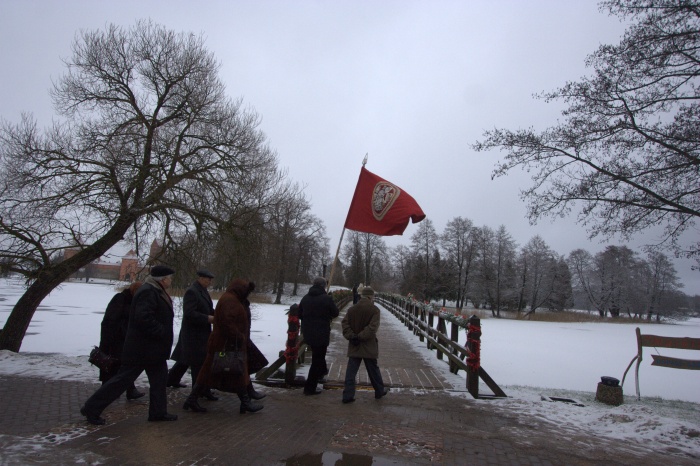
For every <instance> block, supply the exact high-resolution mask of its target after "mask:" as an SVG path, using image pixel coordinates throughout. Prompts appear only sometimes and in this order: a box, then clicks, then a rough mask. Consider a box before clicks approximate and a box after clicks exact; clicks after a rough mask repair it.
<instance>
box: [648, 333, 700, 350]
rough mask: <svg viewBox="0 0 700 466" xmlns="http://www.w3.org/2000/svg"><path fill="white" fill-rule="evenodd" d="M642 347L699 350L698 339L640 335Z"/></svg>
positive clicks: (699, 339) (699, 343)
mask: <svg viewBox="0 0 700 466" xmlns="http://www.w3.org/2000/svg"><path fill="white" fill-rule="evenodd" d="M641 341H642V346H652V347H655V348H677V349H685V350H700V338H689V337H661V336H658V335H641Z"/></svg>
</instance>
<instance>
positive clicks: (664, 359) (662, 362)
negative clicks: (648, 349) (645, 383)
mask: <svg viewBox="0 0 700 466" xmlns="http://www.w3.org/2000/svg"><path fill="white" fill-rule="evenodd" d="M651 357H652V358H653V359H654V360H653V361H652V363H651V365H652V366H660V367H671V368H673V369H689V370H695V371H698V370H700V361H696V360H692V359H681V358H671V357H668V356H661V355H658V354H652V355H651Z"/></svg>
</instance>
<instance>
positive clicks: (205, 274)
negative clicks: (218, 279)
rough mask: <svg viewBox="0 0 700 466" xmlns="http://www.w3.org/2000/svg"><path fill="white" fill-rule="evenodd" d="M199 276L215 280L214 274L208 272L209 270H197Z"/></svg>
mask: <svg viewBox="0 0 700 466" xmlns="http://www.w3.org/2000/svg"><path fill="white" fill-rule="evenodd" d="M197 275H199V276H200V277H206V278H214V274H213V273H211V272H210V271H208V270H207V269H202V270H197Z"/></svg>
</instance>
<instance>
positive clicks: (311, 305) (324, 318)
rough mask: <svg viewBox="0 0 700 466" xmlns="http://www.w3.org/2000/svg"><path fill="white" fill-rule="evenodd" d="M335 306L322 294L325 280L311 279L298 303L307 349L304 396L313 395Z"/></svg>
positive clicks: (323, 362)
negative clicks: (309, 364)
mask: <svg viewBox="0 0 700 466" xmlns="http://www.w3.org/2000/svg"><path fill="white" fill-rule="evenodd" d="M339 313H340V312H339V311H338V307H337V306H336V305H335V302H334V301H333V298H331V297H330V296H329V295H328V294H327V293H326V279H325V278H323V277H318V278H316V279H314V283H313V286H312V287H311V288H310V289H309V292H308V293H307V294H306V295H305V296H304V297H303V298H301V302H300V303H299V319H300V320H301V333H302V335H303V337H304V343H306V344H307V345H309V347H310V348H311V367H310V368H309V375H308V376H307V377H306V383H305V384H304V395H317V394H319V393H321V392H322V389H320V388H317V387H316V385H317V384H318V381H319V379H320V378H321V377H323V375H324V371H325V370H326V351H327V350H328V345H329V344H330V340H331V321H332V320H333V319H335V318H336V317H338V314H339Z"/></svg>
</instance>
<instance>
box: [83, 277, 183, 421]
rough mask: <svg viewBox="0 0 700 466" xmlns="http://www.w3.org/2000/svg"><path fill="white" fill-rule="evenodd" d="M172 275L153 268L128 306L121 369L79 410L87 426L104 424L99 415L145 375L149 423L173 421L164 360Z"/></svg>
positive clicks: (170, 338) (169, 328)
mask: <svg viewBox="0 0 700 466" xmlns="http://www.w3.org/2000/svg"><path fill="white" fill-rule="evenodd" d="M174 273H175V271H174V270H173V269H171V268H170V267H166V266H164V265H156V266H155V267H153V268H152V269H151V275H149V276H148V277H147V278H146V280H145V281H144V284H143V285H142V286H141V287H140V288H139V289H138V290H137V291H136V294H135V295H134V299H133V300H132V302H131V311H130V316H129V326H128V329H127V332H126V340H125V341H124V349H123V351H122V365H121V367H120V368H119V372H118V373H117V375H115V376H114V377H112V378H111V379H109V381H107V383H105V384H104V385H102V386H101V387H100V388H99V389H98V390H97V391H96V392H95V393H93V395H92V396H91V397H90V398H88V400H87V401H86V402H85V405H83V407H82V408H80V413H81V414H82V415H83V416H85V417H87V420H88V422H89V423H90V424H97V425H101V424H104V423H105V420H104V418H102V417H100V414H102V411H104V409H105V408H106V407H107V406H109V405H110V404H111V403H112V402H113V401H114V400H116V399H117V398H119V397H120V396H121V394H122V393H124V391H126V389H127V388H129V386H131V384H132V383H133V382H134V381H135V380H136V379H137V378H138V377H139V375H141V373H142V372H143V371H146V375H147V376H148V383H149V384H150V386H151V389H150V402H149V406H148V420H149V421H174V420H176V419H177V416H176V415H174V414H168V411H167V403H168V400H167V396H166V388H165V383H166V381H167V379H168V364H167V360H168V357H169V356H170V350H171V349H172V347H173V317H174V313H173V303H172V300H171V299H170V296H169V295H168V293H167V291H166V290H167V289H168V288H169V287H170V284H171V283H172V275H173V274H174Z"/></svg>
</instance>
